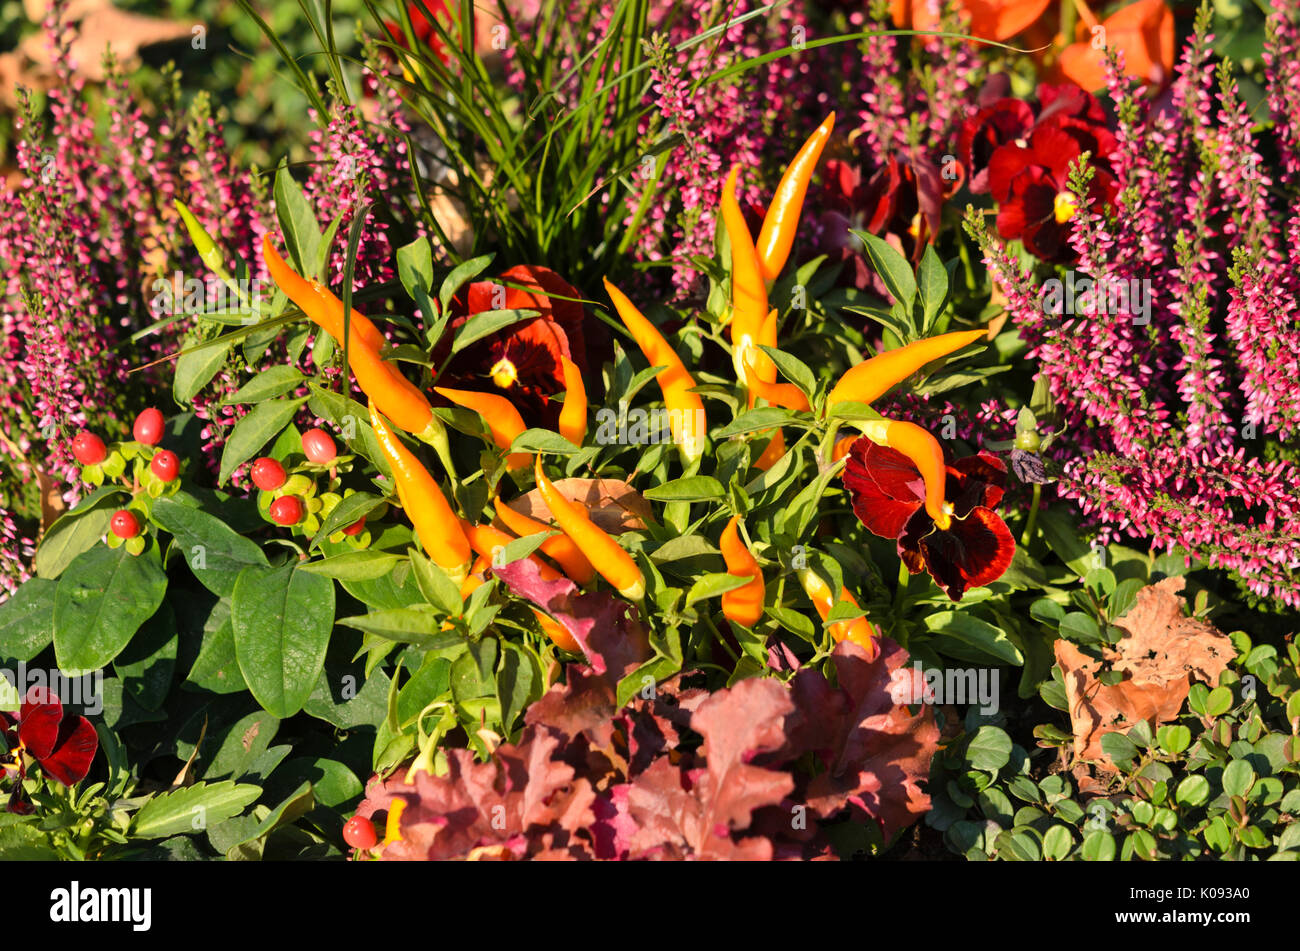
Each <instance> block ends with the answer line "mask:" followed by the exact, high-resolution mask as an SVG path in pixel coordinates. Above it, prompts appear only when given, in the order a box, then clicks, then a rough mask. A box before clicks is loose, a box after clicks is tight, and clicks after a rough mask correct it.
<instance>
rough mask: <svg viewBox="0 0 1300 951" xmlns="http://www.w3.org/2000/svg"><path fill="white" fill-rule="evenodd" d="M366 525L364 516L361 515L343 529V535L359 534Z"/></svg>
mask: <svg viewBox="0 0 1300 951" xmlns="http://www.w3.org/2000/svg"><path fill="white" fill-rule="evenodd" d="M365 527H366V517H365V516H364V515H363V516H361V517H360V518H359V519H357V520H356V521H355V522H353V523H352V524H351V525H349V526H348V527H347V528H345V529H343V534H344V535H360V534H361V530H362V529H363V528H365Z"/></svg>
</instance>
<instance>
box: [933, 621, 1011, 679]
mask: <svg viewBox="0 0 1300 951" xmlns="http://www.w3.org/2000/svg"><path fill="white" fill-rule="evenodd" d="M925 626H926V628H927V629H928V630H930V631H933V632H934V633H936V634H943V635H947V636H948V637H952V638H954V639H956V640H958V641H961V642H962V643H963V644H967V645H969V646H971V647H974V648H976V649H978V650H980V651H982V652H984V653H986V654H989V655H990V656H992V657H996V658H997V659H998V660H1000V661H1004V662H1006V663H1008V664H1015V665H1016V666H1020V665H1022V664H1024V662H1025V658H1024V655H1023V654H1021V653H1020V649H1019V648H1018V647H1016V645H1015V644H1013V643H1012V642H1011V639H1010V638H1008V637H1007V635H1006V634H1004V633H1003V632H1002V631H1000V630H999V629H998V628H996V627H994V626H993V625H992V624H989V623H988V622H986V621H981V620H980V619H979V618H977V617H974V616H973V615H970V614H966V613H963V612H960V611H938V612H935V613H934V614H930V615H927V616H926V619H925Z"/></svg>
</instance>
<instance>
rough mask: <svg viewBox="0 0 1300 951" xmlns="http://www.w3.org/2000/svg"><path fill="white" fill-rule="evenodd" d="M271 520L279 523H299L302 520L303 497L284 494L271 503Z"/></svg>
mask: <svg viewBox="0 0 1300 951" xmlns="http://www.w3.org/2000/svg"><path fill="white" fill-rule="evenodd" d="M271 521H273V522H275V524H277V525H297V524H298V523H299V522H301V521H302V499H300V498H298V496H296V495H282V496H280V498H278V499H276V500H275V501H274V502H272V503H271Z"/></svg>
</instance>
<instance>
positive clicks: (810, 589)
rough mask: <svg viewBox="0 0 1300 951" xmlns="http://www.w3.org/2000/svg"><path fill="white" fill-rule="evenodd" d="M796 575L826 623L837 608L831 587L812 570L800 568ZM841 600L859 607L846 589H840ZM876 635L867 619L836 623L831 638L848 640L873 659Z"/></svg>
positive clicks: (861, 618) (860, 618) (833, 625)
mask: <svg viewBox="0 0 1300 951" xmlns="http://www.w3.org/2000/svg"><path fill="white" fill-rule="evenodd" d="M796 574H797V575H798V576H799V583H800V584H801V585H802V586H803V590H804V593H805V594H807V595H808V598H809V599H810V600H811V601H812V603H813V607H815V608H816V609H817V614H818V616H819V617H820V618H821V619H822V620H823V621H825V620H826V619H827V618H828V617H830V613H831V608H833V607H834V606H835V600H836V599H835V597H834V595H832V594H831V586H830V585H828V584H827V583H826V582H825V581H823V580H822V577H821V575H819V574H817V573H816V572H815V571H813V570H812V569H811V568H800V569H798V570H797V571H796ZM839 600H841V601H847V602H848V603H849V604H851V605H853V606H854V607H857V606H858V601H857V599H856V598H854V597H853V595H852V594H851V593H850V592H849V589H848V588H845V587H841V588H840V597H839ZM875 635H876V629H875V628H874V627H873V626H872V624H871V622H870V621H868V620H867V619H866V618H865V617H858V618H854V619H853V620H851V621H836V622H835V623H834V624H832V625H831V637H833V638H834V639H835V640H836V641H842V640H844V639H845V638H848V639H849V640H851V641H852V642H853V643H855V644H857V645H858V646H859V647H862V648H864V649H865V650H866V651H867V654H868V655H869V656H871V657H875V656H876V642H875V640H874V638H875Z"/></svg>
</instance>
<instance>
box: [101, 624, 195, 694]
mask: <svg viewBox="0 0 1300 951" xmlns="http://www.w3.org/2000/svg"><path fill="white" fill-rule="evenodd" d="M179 643H180V635H179V632H178V629H177V626H176V612H175V611H173V610H172V606H171V604H170V603H168V602H167V601H166V600H164V601H163V603H162V605H161V606H160V607H159V608H158V611H157V613H155V614H154V616H153V617H151V618H149V620H147V621H145V623H144V626H143V627H142V628H140V630H139V631H137V632H136V634H135V636H134V637H132V638H131V642H130V643H129V644H127V646H126V648H125V649H124V650H123V651H122V652H121V653H120V654H118V655H117V658H116V659H115V660H114V661H113V669H114V670H115V671H117V675H118V677H120V678H121V680H122V688H123V690H125V691H126V693H128V694H129V695H130V697H131V699H132V700H134V701H135V702H136V703H138V704H140V706H142V707H144V709H146V710H157V709H158V708H159V707H161V706H162V704H163V701H164V700H166V699H167V693H168V691H169V690H170V689H171V685H172V674H173V673H175V670H176V652H177V649H178V647H179Z"/></svg>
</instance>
